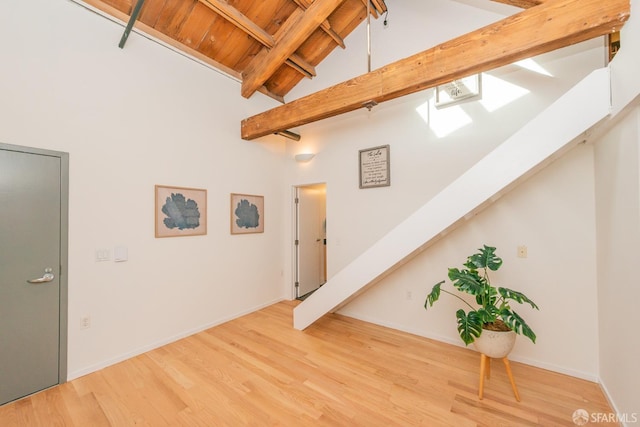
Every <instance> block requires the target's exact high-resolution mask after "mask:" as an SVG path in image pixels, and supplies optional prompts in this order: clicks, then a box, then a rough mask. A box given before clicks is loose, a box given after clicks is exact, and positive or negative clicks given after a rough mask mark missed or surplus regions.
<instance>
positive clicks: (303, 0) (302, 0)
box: [293, 0, 346, 49]
mask: <svg viewBox="0 0 640 427" xmlns="http://www.w3.org/2000/svg"><path fill="white" fill-rule="evenodd" d="M293 1H294V2H295V3H296V4H297V5H298V7H299V8H301V9H302V10H307V9H308V8H309V6H310V5H311V2H309V1H308V0H293ZM320 28H321V29H322V31H324V32H325V33H326V34H327V35H328V36H329V37H331V38H332V39H333V41H335V42H336V44H337V45H338V46H340V47H341V48H343V49H344V48H345V47H346V46H345V44H344V40H343V39H342V37H340V35H339V34H338V33H336V32H335V31H334V30H333V28H331V23H330V22H329V20H328V19H325V20H324V21H323V22H322V24H320Z"/></svg>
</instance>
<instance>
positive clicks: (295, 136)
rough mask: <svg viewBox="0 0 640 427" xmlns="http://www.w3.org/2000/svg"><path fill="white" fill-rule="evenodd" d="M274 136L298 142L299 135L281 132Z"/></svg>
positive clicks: (287, 131)
mask: <svg viewBox="0 0 640 427" xmlns="http://www.w3.org/2000/svg"><path fill="white" fill-rule="evenodd" d="M275 134H276V135H280V136H284V137H285V138H289V139H293V140H294V141H300V135H298V134H297V133H295V132H291V131H290V130H281V131H278V132H276V133H275Z"/></svg>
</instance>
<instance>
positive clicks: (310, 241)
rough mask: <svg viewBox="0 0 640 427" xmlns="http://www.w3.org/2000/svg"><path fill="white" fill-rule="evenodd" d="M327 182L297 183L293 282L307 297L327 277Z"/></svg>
mask: <svg viewBox="0 0 640 427" xmlns="http://www.w3.org/2000/svg"><path fill="white" fill-rule="evenodd" d="M326 196H327V186H326V184H313V185H303V186H298V187H295V191H294V206H295V215H294V218H295V227H294V229H295V236H294V254H295V256H294V258H295V260H294V264H295V271H294V286H295V297H296V298H297V299H305V298H307V297H308V296H309V295H311V294H312V293H313V292H315V291H316V290H317V289H318V288H320V286H322V285H324V283H325V282H326V281H327V219H326V218H327V215H326V199H327V197H326Z"/></svg>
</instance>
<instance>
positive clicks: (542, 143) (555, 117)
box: [293, 68, 611, 329]
mask: <svg viewBox="0 0 640 427" xmlns="http://www.w3.org/2000/svg"><path fill="white" fill-rule="evenodd" d="M610 102H611V95H610V78H609V69H608V68H603V69H599V70H596V71H594V72H592V73H591V74H590V75H589V76H587V77H586V78H585V79H583V80H582V81H581V82H580V83H578V84H577V85H576V86H574V87H573V88H572V89H571V90H569V91H568V92H567V93H566V94H564V95H563V96H562V97H561V98H560V99H558V100H557V101H556V102H554V103H553V104H552V105H551V106H549V107H548V108H547V109H546V110H544V111H543V112H542V113H540V114H539V115H538V116H537V117H535V118H534V119H533V120H531V121H530V122H529V123H528V124H527V125H525V126H524V127H522V128H521V129H520V130H519V131H518V132H517V133H515V134H514V135H513V136H511V137H510V138H509V139H507V140H506V141H505V142H504V143H502V144H501V145H500V146H498V147H497V148H496V149H495V150H493V151H492V152H491V153H489V154H488V155H487V156H486V157H484V158H483V159H482V160H480V161H479V162H478V163H477V164H476V165H474V166H473V167H472V168H471V169H469V170H468V171H467V172H465V173H464V174H463V175H461V176H460V177H459V178H458V179H456V180H455V181H453V182H452V183H451V184H450V185H449V186H447V187H446V188H444V189H443V190H442V191H441V192H440V193H438V194H437V195H436V196H435V197H434V198H433V199H431V200H430V201H428V202H427V203H426V204H425V205H423V206H422V207H421V208H420V209H418V210H417V211H416V212H415V213H413V214H412V215H411V216H410V217H409V218H407V219H406V220H405V221H403V222H402V223H400V224H398V225H397V226H396V227H395V228H394V229H392V230H391V231H390V232H389V233H387V234H386V235H385V236H383V237H382V238H381V239H380V240H378V241H377V242H376V243H375V244H374V245H373V246H371V247H370V248H369V249H367V250H366V251H365V252H363V253H362V254H361V255H360V256H358V258H356V259H355V260H354V261H353V262H351V263H350V264H349V265H347V266H346V267H345V268H343V269H342V270H341V271H339V272H338V273H337V274H336V275H335V276H333V277H332V278H330V279H329V281H328V282H327V283H326V284H324V285H323V286H322V287H321V288H320V289H318V290H317V291H316V292H315V293H314V294H313V295H312V296H311V297H309V298H307V299H306V300H305V301H303V302H302V303H301V304H300V305H298V306H297V307H296V308H295V309H294V312H293V314H294V316H293V326H294V328H296V329H305V328H306V327H308V326H309V325H311V324H312V323H313V322H315V321H316V320H318V319H319V318H320V317H322V316H323V315H324V314H326V313H329V312H332V311H335V310H336V309H338V308H339V307H340V306H341V305H344V304H346V303H347V302H349V301H350V300H351V299H352V298H354V297H355V296H356V295H358V294H359V293H360V292H362V291H364V290H365V289H367V288H368V287H369V286H371V285H373V284H374V283H376V282H378V281H379V280H380V279H382V278H383V277H385V276H386V275H388V274H389V273H391V272H392V271H394V270H395V269H397V268H398V267H399V266H401V265H402V264H404V263H406V262H407V261H408V260H410V259H411V258H412V257H413V256H414V255H416V254H417V253H419V252H421V251H422V250H424V249H425V248H426V247H428V246H430V245H431V244H433V243H435V242H436V241H437V240H438V238H439V237H441V236H442V235H444V234H447V233H448V232H450V231H451V230H452V229H453V228H455V227H456V226H457V225H459V224H460V223H461V222H463V221H465V219H467V218H470V217H472V216H474V215H475V214H476V213H477V212H479V211H480V210H482V209H483V208H485V207H486V206H488V205H489V204H491V202H492V201H494V200H496V199H497V198H499V197H500V196H501V195H502V194H504V193H505V192H507V191H508V190H510V189H511V188H513V187H514V186H516V185H517V184H518V183H519V182H522V181H523V180H524V179H525V178H526V177H528V176H529V175H531V174H533V173H535V172H537V171H538V170H540V169H541V168H543V167H544V166H545V165H546V164H548V162H550V161H551V160H553V159H554V158H556V157H558V156H560V155H561V154H562V153H564V152H565V151H567V150H568V149H570V148H572V147H573V146H575V144H578V143H580V142H583V141H585V140H586V139H587V138H588V137H589V131H590V130H591V129H592V128H593V127H594V126H595V125H596V124H598V122H600V121H601V120H603V119H604V118H606V117H607V116H608V115H609V113H610V109H611V106H610Z"/></svg>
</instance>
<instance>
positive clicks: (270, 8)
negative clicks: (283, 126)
mask: <svg viewBox="0 0 640 427" xmlns="http://www.w3.org/2000/svg"><path fill="white" fill-rule="evenodd" d="M84 1H85V3H87V4H89V5H91V6H93V7H95V8H97V9H99V10H101V11H103V12H105V13H107V14H108V15H111V16H114V17H116V18H118V19H120V20H122V21H124V22H128V21H129V18H130V16H131V15H132V13H133V11H134V9H135V7H136V4H137V3H138V1H140V0H84ZM142 1H143V3H142V6H141V8H140V12H139V14H138V16H137V20H136V23H135V26H136V27H138V28H140V30H142V31H143V32H146V33H148V34H150V35H152V36H154V37H156V38H158V39H160V40H161V41H163V42H166V43H168V44H170V45H172V46H174V47H176V48H178V49H180V50H183V51H184V52H186V53H188V54H190V55H193V56H195V57H197V58H198V59H200V60H203V61H205V62H207V63H208V64H210V65H212V66H214V67H216V68H218V69H220V70H222V71H224V72H225V73H227V74H229V75H231V76H233V77H235V78H236V79H238V80H240V81H241V82H242V88H241V94H242V96H244V97H246V98H248V97H250V96H252V95H253V94H254V93H255V92H256V91H260V92H262V93H265V94H267V95H269V96H271V97H273V98H275V99H277V100H279V101H280V102H284V96H285V95H286V94H287V93H289V91H290V90H291V89H293V88H294V87H295V86H296V85H297V84H298V83H299V82H300V81H301V80H302V79H304V78H313V77H314V76H315V75H316V71H315V67H316V66H317V65H318V64H319V63H320V62H321V61H322V60H323V59H325V58H326V57H327V55H329V54H330V53H331V51H333V50H334V49H335V48H336V47H341V48H345V43H344V39H345V37H346V36H347V35H349V33H351V32H352V31H353V30H354V29H355V28H356V27H357V26H358V25H359V24H360V23H362V22H363V21H365V19H366V17H367V9H368V10H369V11H370V13H371V15H372V17H373V18H377V17H379V16H380V15H381V14H383V13H385V12H386V10H387V7H386V5H385V3H384V0H370V1H371V2H370V4H369V7H368V8H367V3H366V0H142ZM125 48H126V45H125Z"/></svg>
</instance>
